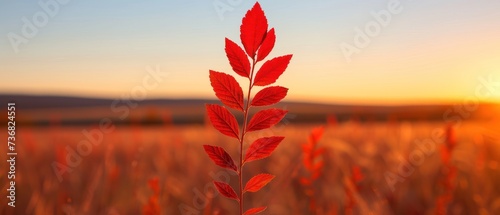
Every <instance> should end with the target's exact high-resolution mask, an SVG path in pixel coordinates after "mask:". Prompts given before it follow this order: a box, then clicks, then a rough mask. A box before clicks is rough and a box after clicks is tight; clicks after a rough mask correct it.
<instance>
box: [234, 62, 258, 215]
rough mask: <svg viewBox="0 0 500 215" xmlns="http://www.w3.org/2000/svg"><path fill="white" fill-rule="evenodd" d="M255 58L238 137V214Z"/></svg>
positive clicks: (241, 192) (241, 200) (241, 213)
mask: <svg viewBox="0 0 500 215" xmlns="http://www.w3.org/2000/svg"><path fill="white" fill-rule="evenodd" d="M255 63H256V62H255V59H254V60H253V62H252V71H251V72H250V77H249V78H250V83H249V84H248V94H247V103H246V105H245V110H244V112H243V130H242V131H241V138H240V168H239V170H240V171H239V172H238V177H239V180H240V215H243V142H244V141H243V139H245V134H246V132H247V122H248V110H249V109H250V95H251V91H252V87H253V83H252V82H253V72H254V69H255Z"/></svg>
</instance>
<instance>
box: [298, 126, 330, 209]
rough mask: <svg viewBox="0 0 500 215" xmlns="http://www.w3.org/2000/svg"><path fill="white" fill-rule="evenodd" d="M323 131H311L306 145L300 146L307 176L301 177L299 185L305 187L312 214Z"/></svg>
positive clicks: (319, 168) (320, 165)
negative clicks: (319, 143) (314, 184)
mask: <svg viewBox="0 0 500 215" xmlns="http://www.w3.org/2000/svg"><path fill="white" fill-rule="evenodd" d="M324 131H325V128H324V127H322V126H321V127H317V128H314V129H313V130H312V131H311V134H310V135H309V139H308V141H307V143H304V144H303V145H302V153H303V155H304V158H303V164H304V167H305V168H306V170H307V172H308V173H309V175H308V176H307V177H302V178H301V179H300V183H301V184H302V186H304V187H305V191H306V195H307V196H308V197H309V210H310V211H311V212H312V213H313V214H314V213H315V209H316V199H315V198H314V197H315V190H314V187H313V183H314V181H316V180H317V179H318V178H319V177H320V176H321V173H322V170H323V166H324V162H323V157H322V156H323V154H324V152H325V148H320V147H318V142H319V140H320V139H321V137H322V136H323V133H324Z"/></svg>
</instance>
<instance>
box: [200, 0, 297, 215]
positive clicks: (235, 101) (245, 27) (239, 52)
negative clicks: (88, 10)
mask: <svg viewBox="0 0 500 215" xmlns="http://www.w3.org/2000/svg"><path fill="white" fill-rule="evenodd" d="M240 39H241V43H242V44H243V48H241V47H240V46H239V45H238V44H236V43H235V42H233V41H231V40H230V39H228V38H226V40H225V51H226V55H227V58H228V60H229V64H230V65H231V67H232V69H233V71H234V72H235V73H236V74H238V75H240V76H242V77H244V78H247V79H248V80H249V85H248V92H247V94H246V99H244V93H243V90H242V88H241V86H240V85H239V83H238V82H237V81H236V79H235V78H234V77H233V76H231V75H229V74H226V73H221V72H216V71H213V70H210V83H211V85H212V87H213V90H214V91H215V95H216V96H217V98H219V100H220V101H221V102H222V103H223V104H224V105H225V106H226V107H229V108H232V109H234V110H236V111H239V112H242V113H243V120H244V122H243V126H242V128H241V129H240V126H239V125H238V122H237V121H236V118H235V117H234V115H233V114H232V113H231V112H229V110H228V109H226V107H223V106H220V105H216V104H207V105H206V109H207V115H208V118H209V120H210V122H211V124H212V125H213V127H215V129H217V130H218V131H219V132H221V133H222V134H224V135H227V136H229V137H232V138H235V139H237V140H238V142H239V144H240V151H239V163H238V164H236V163H235V162H234V160H233V159H232V158H231V156H230V155H229V153H227V152H226V151H225V150H224V148H222V147H218V146H209V145H204V146H203V147H204V149H205V152H206V153H207V154H208V156H209V157H210V159H212V160H213V161H214V162H215V164H217V165H218V166H221V167H223V168H227V169H230V170H232V171H235V172H236V173H237V174H238V179H239V192H238V193H237V192H236V191H234V189H233V188H232V187H231V186H230V185H229V184H227V183H224V182H221V181H215V182H214V184H215V187H216V188H217V190H218V191H219V193H221V194H222V195H223V196H225V197H227V198H230V199H234V200H235V201H237V202H239V214H245V215H251V214H257V213H260V212H262V211H264V210H265V209H266V208H267V207H264V206H261V207H255V208H251V209H248V210H247V211H246V212H245V213H243V207H244V205H243V202H244V201H243V194H245V193H246V192H257V191H259V190H260V189H261V188H263V187H264V186H265V185H266V184H268V183H269V182H270V181H271V180H272V179H273V178H274V175H271V174H258V175H256V176H254V177H252V178H251V179H250V180H249V181H248V182H246V185H245V186H243V166H244V165H245V164H247V163H249V162H251V161H255V160H259V159H263V158H266V157H268V156H270V155H271V153H272V152H273V151H274V150H275V149H276V147H277V146H278V145H279V144H280V142H281V141H282V140H283V138H284V137H280V136H272V137H263V138H259V139H257V140H255V141H254V142H253V143H252V144H251V145H250V146H249V148H248V149H247V150H246V152H245V153H243V146H244V142H245V141H244V140H245V135H246V134H247V133H248V132H252V131H259V130H262V129H267V128H270V127H272V126H273V125H275V124H277V123H278V122H280V121H281V119H283V117H284V116H285V115H286V113H287V111H285V110H281V109H276V108H272V109H266V110H261V111H259V112H257V113H256V114H254V115H253V117H252V118H251V120H250V121H248V118H249V114H248V113H249V110H250V107H252V106H268V105H272V104H276V103H278V102H279V101H281V100H282V99H283V98H284V97H285V96H286V94H287V92H288V89H287V88H285V87H281V86H269V87H266V88H264V89H262V90H260V91H259V92H257V94H255V95H254V96H253V98H251V92H252V89H253V88H254V87H265V86H268V85H271V84H274V83H275V82H276V81H277V79H278V78H279V77H280V76H281V74H283V72H284V71H285V70H286V68H287V67H288V64H289V62H290V60H291V58H292V55H285V56H281V57H276V58H273V59H271V60H268V61H266V62H264V63H263V64H262V66H261V67H260V68H259V69H258V70H256V65H257V63H259V62H261V61H262V60H264V59H265V58H266V57H267V56H268V55H269V53H270V52H271V50H272V49H273V48H274V43H275V41H276V35H275V32H274V28H271V29H270V30H269V29H268V24H267V18H266V16H265V14H264V11H263V10H262V8H261V6H260V4H259V3H258V2H257V3H255V5H254V6H253V8H252V9H250V10H249V11H248V12H247V13H246V15H245V17H244V18H243V20H242V24H241V27H240ZM254 72H256V73H255V75H254Z"/></svg>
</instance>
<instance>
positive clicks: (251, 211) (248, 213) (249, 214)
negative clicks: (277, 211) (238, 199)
mask: <svg viewBox="0 0 500 215" xmlns="http://www.w3.org/2000/svg"><path fill="white" fill-rule="evenodd" d="M266 209H267V207H258V208H250V209H248V210H247V211H246V212H245V213H243V215H253V214H258V213H260V212H262V211H265V210H266Z"/></svg>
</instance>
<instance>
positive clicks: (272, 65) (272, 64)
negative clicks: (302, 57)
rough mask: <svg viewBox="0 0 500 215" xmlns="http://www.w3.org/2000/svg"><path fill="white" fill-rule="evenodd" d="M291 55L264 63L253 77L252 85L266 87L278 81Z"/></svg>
mask: <svg viewBox="0 0 500 215" xmlns="http://www.w3.org/2000/svg"><path fill="white" fill-rule="evenodd" d="M292 56H293V55H285V56H281V57H277V58H273V59H271V60H268V61H266V62H265V63H264V64H263V65H262V67H260V69H259V71H258V72H257V75H255V80H254V83H253V84H254V85H256V86H267V85H269V84H272V83H274V82H276V80H278V78H279V77H280V76H281V74H283V72H285V70H286V68H287V67H288V64H289V63H290V60H291V59H292Z"/></svg>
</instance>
